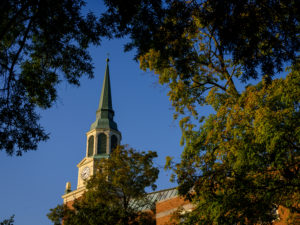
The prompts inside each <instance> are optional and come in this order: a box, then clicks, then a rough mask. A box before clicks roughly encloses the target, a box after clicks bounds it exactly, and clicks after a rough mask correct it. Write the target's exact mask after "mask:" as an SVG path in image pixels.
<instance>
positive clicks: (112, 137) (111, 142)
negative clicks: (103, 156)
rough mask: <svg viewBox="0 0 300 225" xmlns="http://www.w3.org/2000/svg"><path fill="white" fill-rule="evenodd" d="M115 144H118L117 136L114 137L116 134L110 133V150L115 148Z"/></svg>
mask: <svg viewBox="0 0 300 225" xmlns="http://www.w3.org/2000/svg"><path fill="white" fill-rule="evenodd" d="M117 145H118V138H117V137H116V135H112V136H111V140H110V149H111V152H113V150H115V149H116V147H117Z"/></svg>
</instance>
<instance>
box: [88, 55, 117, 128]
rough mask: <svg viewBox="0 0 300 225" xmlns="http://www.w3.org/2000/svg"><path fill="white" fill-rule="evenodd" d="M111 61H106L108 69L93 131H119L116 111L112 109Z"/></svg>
mask: <svg viewBox="0 0 300 225" xmlns="http://www.w3.org/2000/svg"><path fill="white" fill-rule="evenodd" d="M108 62H109V59H106V69H105V74H104V80H103V86H102V91H101V97H100V102H99V107H98V110H97V111H96V121H95V122H94V123H93V124H92V125H91V130H92V129H96V128H110V129H114V130H118V127H117V124H116V123H115V122H114V120H113V117H114V111H113V109H112V98H111V88H110V78H109V66H108Z"/></svg>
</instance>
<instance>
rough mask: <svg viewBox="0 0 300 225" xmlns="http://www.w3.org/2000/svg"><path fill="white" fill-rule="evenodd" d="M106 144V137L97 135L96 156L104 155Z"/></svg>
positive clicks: (101, 134) (102, 134)
mask: <svg viewBox="0 0 300 225" xmlns="http://www.w3.org/2000/svg"><path fill="white" fill-rule="evenodd" d="M106 142H107V138H106V135H105V134H104V133H100V134H99V135H98V146H97V154H103V153H106Z"/></svg>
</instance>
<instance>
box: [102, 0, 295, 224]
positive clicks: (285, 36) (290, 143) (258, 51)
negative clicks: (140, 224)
mask: <svg viewBox="0 0 300 225" xmlns="http://www.w3.org/2000/svg"><path fill="white" fill-rule="evenodd" d="M106 2H107V3H108V6H109V7H111V8H112V9H110V10H109V11H108V12H107V13H106V14H105V17H103V20H104V22H105V20H107V21H109V23H107V24H108V26H109V27H112V28H113V29H115V30H113V29H112V32H116V35H117V36H122V35H126V34H129V35H130V36H131V40H132V41H131V43H129V44H128V45H127V46H126V47H127V50H130V49H132V48H136V49H137V55H136V59H138V60H139V61H140V67H141V68H142V69H143V70H150V71H153V72H154V73H155V74H157V75H158V78H159V82H160V83H161V84H163V85H167V86H168V87H169V89H170V91H169V93H168V95H169V97H170V101H171V102H172V104H173V106H174V108H175V110H176V113H175V118H177V117H178V116H180V119H181V120H180V126H181V128H182V130H183V140H184V141H185V149H184V151H183V153H182V160H181V162H180V163H178V164H176V165H175V174H176V175H177V181H178V183H179V192H180V194H181V195H183V196H185V197H186V198H188V199H189V200H191V201H192V202H193V203H194V204H195V210H194V211H193V212H191V213H187V214H185V215H186V216H185V221H186V224H237V223H238V224H255V223H262V224H269V223H271V221H272V220H274V219H275V218H276V215H275V214H274V210H275V209H277V208H278V207H279V205H281V206H285V207H286V208H288V209H289V210H291V212H292V213H293V212H298V213H299V196H300V195H299V164H300V158H299V121H300V120H299V97H298V93H299V91H300V90H299V59H298V55H297V54H298V52H299V44H300V39H299V29H300V26H299V15H300V13H299V10H300V7H299V4H298V2H297V1H267V0H266V1H231V0H229V1H209V0H206V1H180V0H178V1H166V2H164V4H161V5H160V6H161V7H158V5H159V3H154V2H152V1H142V0H140V1H135V3H136V4H134V6H132V7H133V8H134V12H135V13H133V16H132V17H130V18H129V17H126V15H125V12H126V10H124V7H125V6H124V5H122V4H121V3H120V1H117V0H110V1H106ZM147 7H148V8H150V9H149V11H148V14H147V17H146V19H143V18H142V15H143V13H144V10H145V9H146V8H147ZM114 18H115V19H114ZM123 18H125V19H127V24H125V25H124V24H122V23H120V21H122V19H123ZM118 26H120V27H121V28H122V29H118V28H119V27H118ZM288 64H290V65H292V67H291V68H290V74H289V76H287V77H286V78H285V79H274V80H272V79H273V78H272V77H273V75H274V74H276V73H278V72H280V71H283V70H284V69H286V67H287V65H288ZM258 74H260V76H258ZM250 78H256V79H258V78H259V79H260V80H261V82H260V83H259V84H258V85H248V86H246V87H245V90H243V88H241V86H242V85H241V83H240V81H244V82H247V81H249V79H250ZM237 84H238V85H237ZM203 105H210V106H212V107H213V109H214V110H215V114H212V115H210V116H209V117H207V118H203V117H202V112H201V109H202V108H201V106H203ZM171 165H172V164H171Z"/></svg>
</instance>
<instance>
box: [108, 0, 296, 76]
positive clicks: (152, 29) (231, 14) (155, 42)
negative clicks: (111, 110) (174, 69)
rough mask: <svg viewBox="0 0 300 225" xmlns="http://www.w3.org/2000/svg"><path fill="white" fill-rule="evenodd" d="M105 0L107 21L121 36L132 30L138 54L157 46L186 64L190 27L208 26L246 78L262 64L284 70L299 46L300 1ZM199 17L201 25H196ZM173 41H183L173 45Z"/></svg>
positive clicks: (266, 69) (267, 69)
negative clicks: (178, 44)
mask: <svg viewBox="0 0 300 225" xmlns="http://www.w3.org/2000/svg"><path fill="white" fill-rule="evenodd" d="M104 2H105V3H106V5H107V6H108V10H107V12H106V13H105V14H103V16H102V23H103V25H106V28H107V29H108V30H110V31H111V32H112V33H114V34H116V36H117V37H120V36H123V35H130V37H131V40H132V41H131V42H130V43H129V44H128V45H127V50H130V49H132V48H136V49H137V56H141V55H144V54H145V53H147V52H148V51H149V50H150V49H155V50H159V51H161V53H162V55H161V57H160V59H159V60H161V59H166V58H168V57H169V56H171V57H173V58H174V57H178V60H180V62H178V63H179V64H184V59H185V58H186V56H187V55H186V54H188V53H189V48H187V49H185V47H186V46H185V41H186V36H185V34H186V32H189V33H190V32H191V31H193V30H194V29H200V30H202V29H204V30H205V29H207V28H209V29H211V31H212V32H213V33H214V34H215V36H216V37H217V38H218V40H219V43H220V46H221V48H222V51H223V52H224V53H228V54H230V55H231V57H232V59H233V61H234V63H235V64H240V65H242V67H243V70H244V73H243V79H244V80H247V79H249V78H256V77H257V75H258V71H259V70H257V69H258V67H260V70H261V74H262V75H268V76H269V77H272V75H274V73H276V72H279V71H282V70H283V69H284V67H285V65H284V63H290V62H291V63H293V62H295V60H296V59H297V52H298V51H299V48H300V40H299V31H300V30H299V29H300V26H299V20H300V16H299V15H300V12H299V11H300V6H299V3H298V1H279V0H276V1H269V0H263V1H248V0H241V1H239V0H226V1H214V0H201V1H186V0H166V1H161V0H160V1H145V0H135V1H133V4H131V5H130V6H129V5H127V4H126V3H124V1H122V0H105V1H104ZM195 17H196V18H197V20H199V21H200V23H201V25H202V26H201V27H200V28H199V27H197V26H196V27H195V23H194V22H195V20H194V18H195ZM172 42H178V43H181V44H182V45H183V46H182V48H172V49H170V48H168V47H169V45H170V44H171V43H172ZM186 61H189V62H190V61H191V60H190V59H188V60H186ZM162 64H163V62H162ZM177 66H180V65H177Z"/></svg>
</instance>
